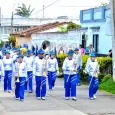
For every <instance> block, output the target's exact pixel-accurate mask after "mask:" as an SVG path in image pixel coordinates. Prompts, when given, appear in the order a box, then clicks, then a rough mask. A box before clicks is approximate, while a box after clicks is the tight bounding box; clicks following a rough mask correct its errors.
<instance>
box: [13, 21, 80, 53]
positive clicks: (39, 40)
mask: <svg viewBox="0 0 115 115" xmlns="http://www.w3.org/2000/svg"><path fill="white" fill-rule="evenodd" d="M67 24H68V22H53V23H47V24H42V25H40V26H36V27H32V28H29V29H26V30H23V31H18V32H14V33H12V34H11V35H13V36H15V37H16V45H17V46H20V45H23V44H27V45H28V46H29V49H31V48H32V45H34V46H36V45H37V46H38V48H41V47H42V48H44V47H45V49H46V48H47V46H46V44H44V43H46V42H49V43H50V45H49V46H48V49H49V48H50V50H51V49H52V50H53V49H54V48H57V50H59V49H60V48H61V47H63V49H64V51H65V52H67V51H68V50H69V49H74V48H75V47H78V45H79V44H80V43H81V39H80V38H81V36H80V32H79V31H77V30H71V31H69V32H57V31H58V30H59V26H67ZM44 45H45V46H44Z"/></svg>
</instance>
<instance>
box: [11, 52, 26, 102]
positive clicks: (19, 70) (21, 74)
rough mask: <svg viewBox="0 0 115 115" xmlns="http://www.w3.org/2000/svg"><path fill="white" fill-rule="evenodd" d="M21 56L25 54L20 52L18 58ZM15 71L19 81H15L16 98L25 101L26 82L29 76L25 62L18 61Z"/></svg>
mask: <svg viewBox="0 0 115 115" xmlns="http://www.w3.org/2000/svg"><path fill="white" fill-rule="evenodd" d="M19 57H23V56H22V55H21V54H20V55H19V56H18V58H19ZM13 72H14V75H15V76H16V78H17V81H16V83H15V85H16V87H15V97H16V99H19V98H20V101H24V90H25V82H26V78H27V69H26V64H25V63H24V62H22V63H18V62H16V63H15V66H14V71H13ZM18 80H19V81H18Z"/></svg>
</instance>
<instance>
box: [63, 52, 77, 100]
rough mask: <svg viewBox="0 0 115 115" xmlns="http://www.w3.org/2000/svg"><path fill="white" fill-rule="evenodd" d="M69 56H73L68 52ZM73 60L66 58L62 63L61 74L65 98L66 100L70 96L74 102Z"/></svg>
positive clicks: (74, 77)
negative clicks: (62, 73) (62, 75)
mask: <svg viewBox="0 0 115 115" xmlns="http://www.w3.org/2000/svg"><path fill="white" fill-rule="evenodd" d="M68 55H69V56H73V52H72V51H71V50H70V51H69V52H68ZM75 65H76V64H75V59H74V58H72V59H69V57H67V58H66V59H65V60H64V62H63V67H62V69H63V72H64V87H65V97H66V99H67V100H68V99H69V97H70V96H71V97H72V99H73V100H76V84H77V77H76V74H75V72H74V70H75ZM70 92H71V94H70Z"/></svg>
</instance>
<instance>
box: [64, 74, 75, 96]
mask: <svg viewBox="0 0 115 115" xmlns="http://www.w3.org/2000/svg"><path fill="white" fill-rule="evenodd" d="M64 81H65V97H70V92H71V97H76V84H77V75H70V76H69V75H67V74H65V75H64Z"/></svg>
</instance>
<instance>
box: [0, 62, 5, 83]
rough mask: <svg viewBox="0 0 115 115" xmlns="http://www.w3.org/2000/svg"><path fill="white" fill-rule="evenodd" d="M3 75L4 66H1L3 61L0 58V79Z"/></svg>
mask: <svg viewBox="0 0 115 115" xmlns="http://www.w3.org/2000/svg"><path fill="white" fill-rule="evenodd" d="M2 77H4V66H3V61H2V60H0V81H1V79H2Z"/></svg>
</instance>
